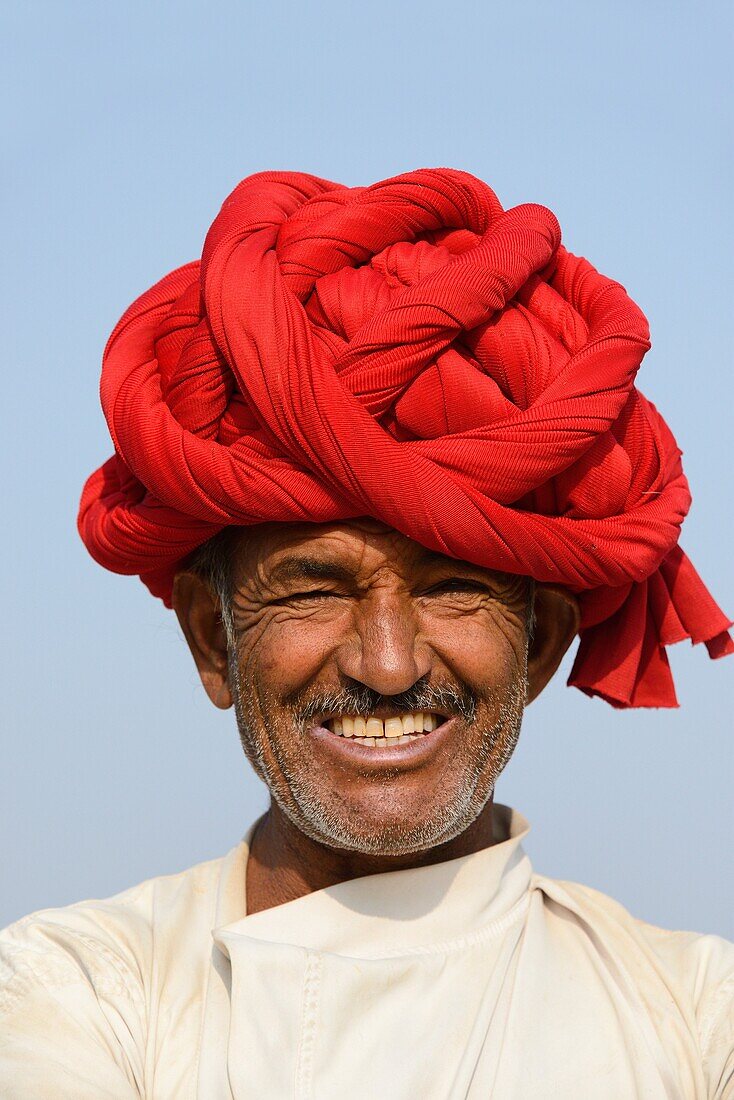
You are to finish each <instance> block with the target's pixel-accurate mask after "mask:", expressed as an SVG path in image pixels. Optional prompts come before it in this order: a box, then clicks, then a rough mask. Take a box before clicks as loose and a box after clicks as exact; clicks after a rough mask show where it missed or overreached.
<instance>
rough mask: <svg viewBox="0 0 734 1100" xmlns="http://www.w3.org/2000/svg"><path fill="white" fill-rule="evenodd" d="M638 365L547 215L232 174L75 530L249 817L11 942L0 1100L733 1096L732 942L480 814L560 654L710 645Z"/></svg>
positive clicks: (654, 685) (621, 655) (135, 352)
mask: <svg viewBox="0 0 734 1100" xmlns="http://www.w3.org/2000/svg"><path fill="white" fill-rule="evenodd" d="M648 346H649V342H648V333H647V325H646V322H645V319H644V316H643V315H642V313H641V312H640V311H639V309H638V308H637V307H636V306H635V305H634V303H633V302H632V301H631V300H630V299H629V298H628V296H627V295H626V293H625V291H624V289H623V288H622V287H621V286H620V285H619V284H617V283H614V282H612V281H611V280H609V279H607V278H605V277H603V276H602V275H600V274H599V273H598V272H597V271H595V269H594V268H593V267H592V266H591V265H590V264H589V263H587V261H585V260H583V259H580V258H578V257H574V256H572V255H571V254H570V253H568V252H567V251H566V250H565V249H564V248H563V246H562V245H561V243H560V233H559V229H558V224H557V222H556V220H555V218H554V217H553V215H552V214H551V213H550V211H548V210H546V209H545V208H543V207H540V206H520V207H516V208H514V209H513V210H509V211H504V210H503V209H502V207H501V206H500V204H499V202H498V200H497V198H496V196H495V195H494V194H493V192H492V191H491V190H490V189H489V188H488V187H487V186H486V185H485V184H483V183H481V182H480V181H479V180H476V179H475V178H473V177H471V176H468V175H466V174H464V173H461V172H455V171H450V170H447V169H441V170H430V171H429V170H423V171H418V172H413V173H409V174H406V175H405V176H401V177H398V178H396V179H393V180H387V181H384V182H382V183H379V184H375V185H374V186H372V187H368V188H352V189H348V188H342V187H339V186H337V185H335V184H332V183H329V182H328V181H325V180H320V179H316V178H314V177H311V176H305V175H298V174H291V173H264V174H261V175H258V176H253V177H250V178H248V179H246V180H244V181H243V182H242V183H241V184H240V185H239V187H238V188H237V189H236V190H235V191H234V193H233V194H232V195H231V196H230V197H229V199H228V200H227V201H226V202H225V204H224V206H223V207H222V210H221V212H220V214H219V216H218V217H217V219H216V220H215V222H214V224H213V226H212V228H211V230H210V232H209V234H208V236H207V240H206V243H205V246H204V251H203V255H202V259H201V263H195V264H189V265H187V266H186V267H183V268H180V269H178V270H177V271H175V272H173V273H172V274H171V275H169V276H167V277H166V278H164V279H163V280H162V281H161V282H160V283H158V284H156V286H154V287H153V288H152V289H151V290H150V291H148V292H147V293H146V294H145V295H143V297H142V298H140V299H139V300H138V301H137V302H135V303H134V304H133V306H131V308H130V309H129V310H128V312H127V313H126V314H125V315H124V316H123V318H122V320H121V321H120V323H119V325H118V326H117V328H116V329H115V331H114V333H113V334H112V337H111V338H110V341H109V344H108V346H107V350H106V352H105V360H104V367H103V375H102V401H103V406H104V409H105V414H106V416H107V421H108V424H109V426H110V431H111V434H112V438H113V441H114V446H115V454H114V456H113V458H111V459H110V460H109V461H108V462H107V463H105V465H104V466H103V467H101V469H100V470H98V471H97V472H96V473H95V474H93V475H92V477H91V478H90V479H89V481H88V482H87V485H86V487H85V490H84V494H83V497H82V504H81V510H80V516H79V528H80V532H81V534H82V537H83V539H84V541H85V543H86V545H87V547H88V548H89V550H90V552H91V553H92V554H93V556H94V557H95V558H96V559H97V560H98V561H99V562H101V563H102V564H103V565H105V566H107V567H108V568H110V569H114V570H116V571H118V572H124V573H132V574H138V575H139V576H140V577H141V578H142V579H143V581H144V582H145V583H146V584H147V585H148V587H149V588H150V590H151V592H153V594H154V595H157V596H159V597H161V598H162V599H163V600H164V601H165V602H166V604H167V605H168V606H170V607H172V608H173V609H174V610H175V613H176V615H177V616H178V620H179V622H180V624H181V628H182V630H183V633H184V635H185V638H186V641H187V642H188V645H189V648H190V650H191V653H192V655H193V658H194V661H195V662H196V666H197V668H198V671H199V675H200V677H201V680H202V683H203V685H204V688H205V690H206V692H207V694H208V696H209V698H210V699H211V701H212V702H213V703H214V704H215V705H216V706H218V707H221V708H223V709H226V708H230V707H234V711H235V714H236V720H237V726H238V729H239V734H240V738H241V741H242V745H243V748H244V751H245V754H246V756H247V758H248V759H249V761H250V763H251V764H252V766H253V768H254V769H255V771H256V772H257V774H258V775H259V777H260V778H261V779H262V780H263V782H264V783H265V784H266V786H267V788H268V790H269V792H270V808H269V810H268V812H267V813H266V814H265V815H264V816H263V817H262V818H261V819H260V820H258V821H257V822H255V823H254V824H253V825H251V826H250V828H249V829H248V831H247V833H246V836H245V838H244V840H242V842H241V843H239V844H238V845H237V846H236V847H235V848H233V849H232V851H231V852H230V853H229V854H228V855H226V856H224V857H223V858H222V859H219V860H214V861H212V862H210V863H206V864H202V865H199V866H196V867H193V868H192V869H190V870H188V871H185V872H183V873H181V874H178V875H173V876H167V877H162V878H158V879H154V880H152V881H150V882H146V883H143V884H141V885H140V886H137V887H135V888H133V889H130V890H127V891H125V892H124V893H122V894H120V895H118V896H116V897H114V898H111V899H107V900H103V901H88V902H83V903H80V904H78V905H74V906H70V907H68V908H66V909H60V910H47V911H44V912H41V913H36V914H32V915H31V916H29V917H27V918H25V920H23V921H20V922H19V923H18V924H16V925H14V926H12V927H11V928H9V929H7V930H6V931H5V932H4V933H2V935H1V936H0V977H2V991H1V992H0V1093H1V1094H2V1096H3V1097H6V1096H7V1097H10V1098H24V1100H25V1098H28V1097H34V1098H37V1100H51V1098H54V1100H57V1098H60V1100H92V1098H95V1100H97V1098H100V1097H110V1098H120V1100H130V1098H133V1097H148V1098H153V1097H156V1098H158V1097H160V1098H175V1100H186V1098H194V1097H196V1098H207V1100H224V1098H226V1097H232V1098H236V1100H242V1098H247V1097H257V1098H261V1097H292V1096H295V1097H299V1098H303V1100H306V1098H308V1097H312V1098H314V1100H317V1098H318V1100H331V1098H336V1097H339V1098H341V1097H343V1096H344V1095H345V1094H346V1095H349V1096H352V1097H354V1098H355V1100H357V1098H360V1100H361V1098H363V1100H374V1098H376V1097H389V1098H391V1100H414V1098H415V1097H428V1098H437V1100H444V1098H447V1100H449V1098H450V1100H460V1098H464V1097H472V1098H480V1097H482V1098H484V1097H488V1096H495V1097H500V1098H502V1100H538V1098H542V1097H559V1098H561V1097H562V1098H564V1100H620V1098H622V1097H624V1098H626V1097H630V1098H633V1097H645V1098H647V1100H673V1098H676V1100H678V1098H690V1100H694V1098H695V1100H703V1098H717V1100H727V1098H729V1100H731V1098H732V1097H734V1009H733V1003H734V947H732V946H731V945H729V944H727V943H725V942H724V941H722V940H719V939H717V938H716V937H712V936H698V935H695V934H692V933H682V932H667V931H663V930H661V929H658V928H654V927H651V926H649V925H646V924H644V923H642V922H640V921H638V920H636V919H635V918H634V917H633V916H631V915H630V914H628V913H627V912H626V911H625V910H624V909H622V908H621V907H620V906H619V905H617V904H616V903H615V902H613V901H612V900H611V899H609V898H606V897H604V896H603V895H600V894H598V893H596V892H595V891H593V890H590V889H588V888H585V887H583V886H579V885H575V884H570V883H559V882H555V881H553V880H550V879H547V878H544V877H543V876H541V875H539V874H537V873H535V872H534V871H533V869H532V868H531V866H530V863H529V860H528V858H527V856H526V855H525V853H524V852H523V849H522V839H523V837H524V835H525V833H526V832H527V825H526V824H525V822H524V821H523V819H522V817H520V815H519V814H518V813H517V812H515V811H513V810H510V809H509V808H507V807H504V806H501V805H499V804H498V803H496V802H495V800H494V791H495V785H496V783H497V780H498V777H499V776H500V774H501V772H502V770H503V768H504V766H505V764H506V763H507V761H508V759H509V758H510V756H511V754H512V751H513V749H514V747H515V744H516V742H517V738H518V736H519V733H520V726H521V722H522V717H523V711H524V708H525V706H526V705H527V703H528V702H530V701H532V700H533V699H534V698H535V697H536V696H537V695H538V694H539V693H540V692H541V691H542V689H543V687H544V686H545V685H546V683H547V682H548V681H549V679H550V678H551V677H552V675H553V674H554V672H555V671H556V669H557V668H558V665H559V662H560V660H561V658H562V656H563V654H564V653H565V652H566V650H567V649H568V647H569V645H570V644H571V642H572V641H573V639H574V637H575V636H576V635H577V634H578V635H579V638H580V642H579V648H578V652H577V655H576V660H575V663H574V667H573V671H572V674H571V680H570V682H571V683H572V684H574V685H575V686H577V687H579V688H581V689H582V690H583V691H585V692H587V693H588V694H591V695H597V696H599V697H601V698H602V699H605V700H607V701H608V702H610V703H612V704H613V705H615V706H618V707H625V706H671V705H675V693H674V690H673V684H672V679H671V675H670V669H669V666H668V662H667V658H666V653H665V647H666V646H667V645H669V644H671V643H673V642H676V641H680V640H682V639H684V638H690V639H691V640H693V641H694V642H703V643H705V644H706V646H707V648H708V650H709V653H710V654H711V656H713V657H719V656H723V655H724V654H726V653H730V652H732V649H733V648H734V647H733V646H732V642H731V640H730V638H729V635H728V627H729V626H730V625H731V624H730V623H729V621H728V620H727V619H726V618H725V616H724V615H723V614H722V612H721V611H720V610H719V608H718V607H717V606H716V604H715V603H714V601H713V600H712V598H711V596H710V595H709V594H708V592H707V590H706V588H705V587H704V585H703V583H702V582H701V580H700V579H699V577H698V575H697V574H696V572H695V570H694V569H693V566H692V565H691V563H690V561H689V560H688V558H687V557H686V556H685V554H684V553H683V552H682V550H681V549H680V548H679V546H678V536H679V532H680V526H681V523H682V521H683V519H684V517H685V515H686V512H687V510H688V506H689V503H690V496H689V492H688V486H687V483H686V479H685V477H684V475H683V471H682V468H681V461H680V452H679V450H678V448H677V446H676V444H675V440H674V439H673V436H672V435H671V433H670V430H669V429H668V427H667V425H666V424H665V422H664V421H663V419H662V418H661V416H660V414H659V413H658V412H657V411H656V410H655V408H654V406H652V405H651V404H650V403H649V402H647V401H646V400H645V398H644V397H643V396H642V394H641V393H640V392H639V391H638V390H637V388H636V386H635V378H636V374H637V370H638V368H639V366H640V363H641V361H642V358H643V356H644V354H645V351H646V350H647V348H648Z"/></svg>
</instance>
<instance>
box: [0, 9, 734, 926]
mask: <svg viewBox="0 0 734 1100" xmlns="http://www.w3.org/2000/svg"><path fill="white" fill-rule="evenodd" d="M730 10H731V9H730V7H729V5H725V4H723V3H722V4H719V3H699V4H695V5H694V4H693V3H676V2H675V0H673V2H672V3H666V4H663V3H645V4H640V3H639V0H638V2H635V3H632V2H630V0H614V2H613V3H612V2H600V3H595V4H586V3H563V2H557V3H553V4H548V3H537V4H536V3H522V2H514V3H512V4H507V3H505V4H502V5H498V4H494V3H491V2H484V3H476V4H469V3H466V2H462V0H452V2H451V3H448V2H447V0H444V2H443V3H440V4H439V3H435V2H432V0H424V2H422V3H415V2H412V0H404V2H395V0H392V2H385V0H372V2H371V3H369V4H364V3H362V4H357V3H354V2H351V0H339V2H331V0H329V2H314V3H312V4H301V5H297V4H295V3H282V2H281V3H277V2H275V3H273V2H270V3H268V4H263V3H258V4H254V3H246V2H241V3H208V4H204V3H203V2H197V3H193V2H186V0H179V2H177V3H170V2H166V0H158V2H151V0H149V2H147V3H144V4H143V3H119V4H114V5H111V4H102V3H81V2H78V0H76V2H71V0H69V2H66V3H64V4H59V3H38V2H33V0H25V2H24V3H23V4H20V3H16V4H12V3H10V4H5V5H3V12H2V17H1V18H2V24H3V25H2V27H1V28H0V39H1V40H2V42H3V46H2V49H3V52H4V57H3V59H2V64H1V65H0V80H1V81H2V85H3V87H2V89H1V91H2V94H1V95H0V103H2V111H3V115H4V126H3V129H4V138H3V153H4V157H3V160H4V162H5V163H4V169H3V172H2V183H1V184H0V186H1V187H2V191H3V210H4V212H5V214H6V219H5V220H6V222H7V224H6V226H5V232H4V254H3V262H2V264H0V280H1V282H2V285H1V287H0V294H1V296H2V302H3V305H4V307H5V308H4V322H3V345H4V348H5V352H4V362H3V370H2V390H1V391H0V392H1V393H2V432H1V433H0V449H1V452H2V464H3V465H2V469H3V501H4V503H3V515H4V523H3V537H2V541H1V543H0V545H1V546H2V553H3V563H2V569H1V570H0V597H1V599H2V604H1V606H2V609H3V618H4V630H3V631H2V647H3V648H2V670H3V704H2V720H1V721H2V726H3V731H2V738H3V768H2V779H0V787H1V788H2V789H1V790H0V836H1V850H2V852H3V856H2V860H3V863H4V866H3V871H2V884H3V887H2V892H1V894H0V924H2V923H5V922H7V921H9V920H11V919H13V918H15V917H18V916H20V915H21V914H22V913H24V912H27V911H29V910H31V909H35V908H38V907H40V906H44V905H49V904H63V903H67V902H71V901H73V900H77V899H79V898H82V897H89V896H104V895H107V894H110V893H113V892H115V891H117V890H119V889H122V888H123V887H125V886H128V885H131V884H133V883H134V882H136V881H139V880H140V879H143V878H145V877H148V876H151V875H156V874H160V873H163V872H168V871H176V870H179V869H181V868H183V867H185V866H188V865H190V864H192V863H194V862H196V861H197V860H201V859H205V858H208V857H211V856H215V855H218V854H220V853H222V852H224V851H225V850H226V849H228V848H229V847H230V846H231V845H232V844H234V843H235V842H236V841H237V840H238V838H239V837H240V835H241V834H242V832H243V831H244V829H245V827H246V826H247V825H248V824H249V822H250V821H251V820H252V818H253V817H254V816H255V814H256V813H258V812H259V811H260V810H261V808H262V807H263V806H264V805H265V797H264V791H263V789H262V788H261V787H260V785H259V783H258V782H257V781H256V780H254V779H253V777H252V776H251V774H250V772H249V768H248V765H247V764H246V762H245V760H244V758H243V757H242V754H241V750H240V748H239V744H238V740H237V736H236V732H235V727H234V720H233V718H232V716H231V714H229V713H228V714H226V715H223V714H221V713H220V712H218V711H215V710H214V709H213V708H212V707H211V706H210V705H209V704H208V702H207V700H206V698H205V696H204V693H203V690H202V689H201V687H200V686H199V684H198V681H197V678H196V676H195V673H194V669H193V663H192V662H191V659H190V657H189V655H188V652H187V651H186V649H185V645H184V642H183V639H182V637H181V636H180V633H179V630H178V627H177V624H176V623H175V620H174V618H173V616H172V614H171V613H169V612H167V611H165V609H164V608H163V607H162V606H161V605H159V604H158V603H157V602H156V601H154V600H153V599H152V598H151V597H150V596H149V595H148V593H147V592H146V590H145V589H144V588H143V586H142V585H141V584H140V583H139V582H138V581H136V580H135V579H131V578H124V577H115V576H113V575H112V574H108V573H106V572H104V571H103V570H101V569H100V568H99V567H98V566H96V565H95V564H94V563H93V562H92V561H91V559H89V558H88V557H87V555H86V552H85V550H84V548H83V547H82V545H81V543H80V542H79V540H78V537H77V535H76V530H75V515H76V508H77V502H78V496H79V492H80V490H81V486H82V483H83V481H84V478H85V477H86V476H87V474H88V473H89V472H91V470H92V469H93V468H94V467H96V466H97V465H98V464H99V463H100V462H101V461H103V460H104V459H105V458H106V457H107V455H108V454H109V452H110V443H109V438H108V434H107V430H106V426H105V424H104V421H103V418H102V415H101V412H100V409H99V403H98V394H97V390H98V377H99V368H100V358H101V353H102V349H103V346H104V343H105V340H106V338H107V336H108V334H109V332H110V330H111V328H112V327H113V325H114V323H115V322H116V320H117V318H118V317H119V315H120V314H121V313H122V312H123V310H124V309H125V308H126V306H127V305H128V304H129V302H130V301H131V300H132V299H133V298H135V297H136V296H137V295H138V294H139V293H140V292H141V291H142V290H144V289H145V288H146V287H148V286H149V285H150V284H151V283H152V282H153V281H155V280H156V279H157V278H159V277H160V276H161V275H162V274H164V273H165V272H166V271H168V270H170V269H171V268H173V267H175V266H177V265H179V264H181V263H183V262H185V261H187V260H190V259H194V258H195V257H197V256H198V255H199V253H200V250H201V245H202V242H203V238H204V234H205V232H206V230H207V228H208V226H209V224H210V222H211V220H212V218H213V217H214V215H215V214H216V211H217V209H218V207H219V204H220V203H221V201H222V200H223V199H224V197H225V196H226V195H227V194H228V193H229V191H230V190H231V189H232V187H233V186H234V185H235V184H236V183H237V181H238V180H239V179H241V178H242V177H243V176H245V175H248V174H249V173H251V172H254V171H259V170H262V169H270V168H290V169H298V170H304V171H309V172H314V173H317V174H318V175H322V176H327V177H330V178H333V179H336V180H340V181H342V182H344V183H348V184H365V183H370V182H373V181H374V180H378V179H382V178H384V177H386V176H390V175H393V174H395V173H397V172H400V171H403V170H407V169H411V168H416V167H420V166H436V165H449V166H452V167H457V168H464V169H466V170H468V171H470V172H473V173H475V174H476V175H478V176H480V177H482V178H484V179H485V180H486V181H487V182H488V183H490V184H491V185H492V186H493V187H494V189H495V190H496V191H497V192H498V194H499V196H500V199H501V200H502V201H503V203H504V204H505V205H506V206H509V205H514V204H516V203H518V202H525V201H533V202H541V203H544V204H546V205H548V206H550V207H551V208H552V209H553V210H554V211H555V212H556V214H557V215H558V217H559V219H560V221H561V225H562V227H563V230H564V238H565V243H566V244H567V246H568V247H569V248H570V249H571V250H572V251H575V252H580V253H582V254H584V255H587V256H588V257H589V259H591V261H592V262H593V263H594V264H595V265H596V266H597V267H599V268H600V269H601V270H602V271H603V272H604V273H606V274H609V275H612V276H614V277H615V278H617V279H619V280H620V281H621V282H622V283H624V285H625V286H626V287H627V289H628V290H629V292H630V293H631V295H632V296H633V297H634V298H635V299H636V300H637V301H638V302H639V303H640V304H641V306H642V307H643V309H644V310H645V312H646V313H647V315H648V317H649V319H650V323H651V327H652V333H653V350H652V351H651V352H650V354H649V356H648V357H647V359H646V361H645V363H644V365H643V369H642V372H641V375H640V386H641V388H642V389H643V390H644V392H645V393H646V394H647V395H648V396H649V397H651V398H652V399H653V400H654V401H655V402H656V403H658V405H659V406H660V408H661V409H662V410H663V412H664V414H665V415H666V416H667V418H668V420H669V422H670V424H671V426H672V427H673V430H674V431H675V433H676V434H677V436H678V439H679V441H680V443H681V445H682V447H683V449H684V451H685V454H686V458H685V462H686V468H687V472H688V475H689V478H690V480H691V483H692V487H693V491H694V508H693V512H692V514H691V516H690V517H689V519H688V521H687V523H686V526H685V529H684V538H683V544H684V546H685V547H686V549H687V550H688V551H689V553H690V554H691V556H692V558H693V560H694V562H695V563H696V565H697V567H698V568H699V571H700V572H701V573H702V574H703V576H704V577H705V579H706V580H707V581H708V583H709V584H710V586H711V588H712V590H713V591H714V593H715V595H716V596H717V597H718V599H719V600H720V602H722V603H723V605H724V606H725V607H727V608H728V609H729V611H730V613H731V611H732V609H734V583H733V579H732V568H731V553H732V551H731V527H732V514H733V513H732V503H733V500H732V497H733V494H732V488H731V481H732V478H731V459H730V454H731V420H732V409H733V408H734V404H733V402H732V398H733V397H734V393H733V392H732V391H733V387H732V355H731V342H732V321H731V317H732V310H731V300H732V267H731V246H732V202H731V195H732V190H733V188H732V183H733V180H732V149H731V133H732V94H731V67H732V65H731V57H732V29H733V28H732V18H731V14H730ZM672 662H673V666H674V670H675V673H676V679H677V683H678V690H679V696H680V699H681V703H682V707H681V709H680V710H678V711H675V712H649V711H648V712H644V711H643V712H634V713H618V712H614V711H612V710H611V709H610V708H608V707H606V706H605V705H604V704H602V703H600V702H596V701H590V700H588V699H586V698H584V697H582V696H581V695H580V694H579V693H578V692H576V691H572V690H570V689H567V688H565V687H564V686H563V682H562V678H560V677H559V678H558V679H557V681H556V682H555V683H554V684H553V685H552V686H551V688H550V689H548V691H547V692H546V694H545V695H544V696H543V698H542V699H541V700H540V701H538V702H537V703H536V704H534V705H533V706H532V707H531V708H530V710H529V712H528V714H527V717H526V723H525V727H524V732H523V737H522V739H521V744H520V747H519V749H518V751H517V754H516V756H515V758H514V760H513V761H512V763H511V765H510V766H509V768H508V771H507V773H506V774H505V776H504V777H503V778H502V780H501V781H500V784H499V787H498V797H499V799H500V800H501V801H509V802H511V803H512V804H514V805H516V806H517V807H518V808H519V809H522V810H523V812H524V813H525V814H526V815H527V816H529V818H530V820H531V822H532V823H533V826H534V828H533V832H532V834H531V838H530V844H529V849H530V852H531V855H532V856H533V859H534V861H535V863H536V866H537V867H538V868H539V869H540V870H542V871H543V872H545V873H547V874H551V875H555V876H559V877H564V878H572V879H577V880H581V881H583V882H586V883H588V884H590V885H593V886H595V887H597V888H599V889H601V890H604V891H605V892H608V893H610V894H612V895H614V896H616V897H617V898H618V899H619V900H620V901H621V902H623V903H624V904H625V905H626V906H627V907H629V908H630V909H631V910H632V911H633V912H634V913H636V914H637V915H639V916H641V917H644V918H646V919H648V920H651V921H653V922H656V923H659V924H663V925H666V926H670V927H684V928H695V929H698V930H702V931H715V932H719V933H722V934H724V935H727V936H729V937H730V938H734V885H733V877H732V857H731V847H732V836H734V799H732V778H733V772H734V769H733V767H732V764H733V762H734V750H733V749H732V733H733V732H734V721H733V720H732V716H731V709H730V708H731V704H732V695H733V690H732V689H733V688H734V661H730V662H718V663H711V662H709V661H708V659H707V658H706V655H705V652H704V651H702V650H699V649H696V650H692V649H691V648H690V647H689V646H687V645H684V646H680V647H678V648H677V650H676V651H674V652H673V654H672Z"/></svg>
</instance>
